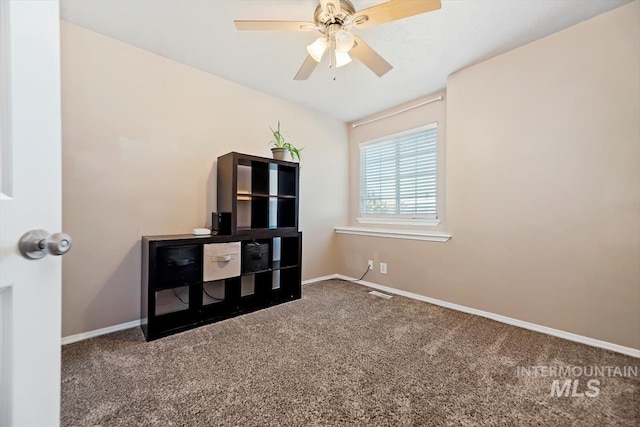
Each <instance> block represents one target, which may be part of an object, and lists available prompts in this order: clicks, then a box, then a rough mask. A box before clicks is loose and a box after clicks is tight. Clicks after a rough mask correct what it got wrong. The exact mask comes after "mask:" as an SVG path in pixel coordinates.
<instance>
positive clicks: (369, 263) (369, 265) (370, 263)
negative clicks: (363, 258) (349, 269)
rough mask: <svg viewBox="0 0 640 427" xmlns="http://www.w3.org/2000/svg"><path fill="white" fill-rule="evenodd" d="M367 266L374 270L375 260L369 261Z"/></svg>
mask: <svg viewBox="0 0 640 427" xmlns="http://www.w3.org/2000/svg"><path fill="white" fill-rule="evenodd" d="M367 268H369V270H373V260H369V261H367Z"/></svg>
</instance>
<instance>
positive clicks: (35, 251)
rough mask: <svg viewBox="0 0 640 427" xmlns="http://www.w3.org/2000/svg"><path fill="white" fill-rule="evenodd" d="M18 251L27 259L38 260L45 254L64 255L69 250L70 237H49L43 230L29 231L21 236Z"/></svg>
mask: <svg viewBox="0 0 640 427" xmlns="http://www.w3.org/2000/svg"><path fill="white" fill-rule="evenodd" d="M18 249H20V253H22V255H23V256H24V257H25V258H27V259H40V258H42V257H44V256H45V255H46V254H51V255H64V254H66V253H67V252H69V249H71V236H69V235H68V234H66V233H54V234H51V235H49V233H48V232H47V231H45V230H31V231H27V232H26V233H24V234H23V235H22V237H21V238H20V242H19V243H18Z"/></svg>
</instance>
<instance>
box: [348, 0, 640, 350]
mask: <svg viewBox="0 0 640 427" xmlns="http://www.w3.org/2000/svg"><path fill="white" fill-rule="evenodd" d="M639 15H640V3H639V2H637V1H636V2H633V3H631V4H629V5H626V6H623V7H621V8H618V9H615V10H613V11H611V12H609V13H605V14H603V15H600V16H598V17H596V18H594V19H591V20H589V21H586V22H584V23H581V24H579V25H576V26H574V27H571V28H569V29H567V30H565V31H562V32H559V33H556V34H554V35H551V36H549V37H546V38H544V39H542V40H539V41H537V42H534V43H531V44H529V45H526V46H524V47H522V48H519V49H516V50H514V51H511V52H509V53H507V54H504V55H501V56H498V57H495V58H493V59H490V60H488V61H485V62H482V63H480V64H477V65H475V66H472V67H469V68H467V69H464V70H462V71H459V72H457V73H456V74H454V75H452V76H451V77H450V79H449V82H448V86H447V101H446V115H447V117H446V120H447V125H446V129H447V138H446V156H447V158H446V195H447V206H446V217H447V218H446V219H447V227H446V228H447V230H448V231H449V232H450V233H451V234H452V235H453V238H452V240H450V241H449V242H447V243H433V242H419V241H406V240H394V239H382V238H375V237H359V236H352V235H339V236H338V247H339V253H338V255H339V256H338V258H339V260H340V261H341V263H340V266H339V272H340V273H343V274H347V275H350V276H356V275H360V274H361V273H362V271H363V268H366V259H371V258H376V259H377V260H378V261H384V262H387V263H388V269H389V274H388V275H380V274H379V273H372V274H371V275H369V276H367V279H368V280H370V281H372V282H376V283H380V284H384V285H388V286H392V287H396V288H399V289H403V290H407V291H410V292H415V293H418V294H421V295H426V296H429V297H433V298H438V299H441V300H445V301H450V302H454V303H458V304H462V305H465V306H469V307H474V308H477V309H481V310H486V311H489V312H493V313H497V314H502V315H505V316H509V317H513V318H516V319H521V320H524V321H529V322H533V323H536V324H540V325H545V326H549V327H552V328H557V329H561V330H564V331H568V332H572V333H576V334H580V335H585V336H588V337H591V338H595V339H600V340H604V341H608V342H612V343H615V344H619V345H623V346H628V347H632V348H636V349H638V348H640V327H639V325H640V262H639V260H640V126H639V122H638V118H639V117H640V77H639V76H640V69H639V64H640V29H639V21H638V16H639ZM427 115H428V114H425V118H424V120H425V121H428V120H430V119H429V117H426V116H427ZM403 116H404V115H403ZM401 118H402V116H397V117H396V118H395V119H393V120H394V122H393V124H392V125H391V126H392V127H393V128H400V127H402V126H401V125H399V124H398V120H401ZM414 122H415V120H413V119H406V127H411V126H413V125H414ZM377 126H378V127H379V130H378V131H376V132H375V133H377V132H384V131H386V126H385V123H381V122H378V124H377ZM352 137H353V135H352ZM356 142H357V141H354V140H352V141H351V145H352V147H351V153H352V158H351V170H352V175H351V198H352V200H353V197H354V196H355V197H357V185H355V186H354V183H353V182H354V179H353V177H354V175H353V171H354V169H355V168H357V156H353V153H354V151H353V150H354V147H353V145H355V143H356ZM351 216H352V217H353V207H352V212H351ZM376 266H377V264H376Z"/></svg>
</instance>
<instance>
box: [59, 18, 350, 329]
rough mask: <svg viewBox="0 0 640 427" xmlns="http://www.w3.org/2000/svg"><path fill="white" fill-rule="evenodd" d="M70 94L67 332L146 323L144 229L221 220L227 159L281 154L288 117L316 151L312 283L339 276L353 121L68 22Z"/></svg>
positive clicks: (305, 176)
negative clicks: (274, 140)
mask: <svg viewBox="0 0 640 427" xmlns="http://www.w3.org/2000/svg"><path fill="white" fill-rule="evenodd" d="M62 100H63V217H64V218H63V221H64V224H63V225H64V231H65V232H67V233H69V234H70V235H71V236H72V237H73V239H74V240H73V250H72V251H71V252H70V253H69V254H67V255H66V256H65V257H64V261H63V336H69V335H73V334H78V333H82V332H86V331H91V330H95V329H98V328H103V327H107V326H112V325H116V324H119V323H123V322H128V321H132V320H136V319H139V318H140V274H141V271H140V236H142V235H152V234H177V233H189V232H190V231H191V229H193V228H194V227H202V226H205V225H209V224H210V215H211V212H212V211H214V210H215V200H216V167H215V160H216V159H217V157H218V156H220V155H222V154H225V153H227V152H229V151H239V152H245V153H250V154H256V155H262V156H269V155H270V151H269V148H268V146H267V143H268V142H269V141H270V139H271V138H270V131H269V126H275V125H276V122H277V121H278V120H280V121H281V122H282V126H283V131H284V133H285V135H288V136H290V137H291V138H292V139H293V141H294V142H296V143H298V144H299V145H301V146H304V147H305V148H304V152H303V157H304V162H303V168H302V172H301V206H300V221H301V229H302V231H303V232H304V241H303V248H304V250H303V278H313V277H318V276H322V275H327V274H332V273H335V272H336V271H337V264H336V263H335V261H336V259H335V257H334V256H333V255H332V254H333V253H334V252H335V248H334V237H333V227H334V226H335V225H336V224H340V223H345V222H346V220H347V219H346V208H345V206H346V205H347V203H348V198H347V191H348V189H347V188H346V186H345V185H344V182H345V180H346V178H347V129H346V126H345V124H344V123H342V122H340V121H338V120H335V119H331V118H329V117H327V116H325V115H322V114H319V113H316V112H312V111H309V110H306V109H303V108H301V107H299V106H296V105H294V104H292V103H289V102H285V101H283V100H280V99H277V98H275V97H272V96H268V95H265V94H263V93H260V92H256V91H254V90H251V89H248V88H245V87H243V86H240V85H237V84H235V83H231V82H229V81H226V80H223V79H221V78H218V77H215V76H212V75H210V74H206V73H204V72H201V71H198V70H196V69H193V68H190V67H187V66H185V65H181V64H179V63H176V62H173V61H170V60H168V59H165V58H162V57H160V56H157V55H154V54H152V53H149V52H147V51H144V50H141V49H138V48H135V47H132V46H130V45H126V44H124V43H121V42H118V41H116V40H113V39H110V38H108V37H104V36H101V35H99V34H96V33H93V32H91V31H87V30H85V29H83V28H80V27H78V26H75V25H72V24H69V23H65V22H63V23H62ZM327 168H329V169H327ZM328 170H330V173H327V171H328Z"/></svg>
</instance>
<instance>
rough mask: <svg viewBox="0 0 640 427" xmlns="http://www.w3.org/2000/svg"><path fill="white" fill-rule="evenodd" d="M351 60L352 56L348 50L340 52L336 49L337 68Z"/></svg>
mask: <svg viewBox="0 0 640 427" xmlns="http://www.w3.org/2000/svg"><path fill="white" fill-rule="evenodd" d="M349 62H351V57H350V56H349V54H348V53H347V52H340V51H339V50H336V68H340V67H342V66H343V65H347V64H348V63H349Z"/></svg>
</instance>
